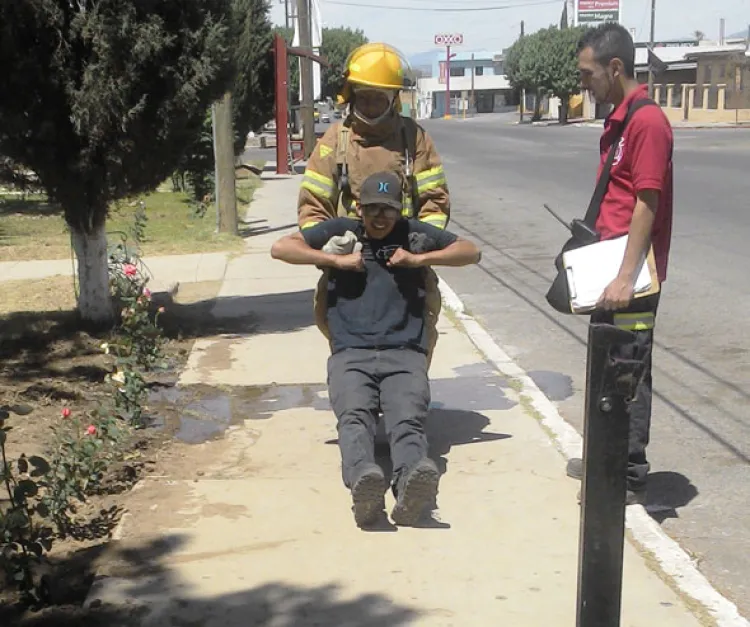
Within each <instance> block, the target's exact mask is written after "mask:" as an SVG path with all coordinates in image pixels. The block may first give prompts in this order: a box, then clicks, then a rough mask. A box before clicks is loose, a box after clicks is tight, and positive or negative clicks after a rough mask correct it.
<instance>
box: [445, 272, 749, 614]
mask: <svg viewBox="0 0 750 627" xmlns="http://www.w3.org/2000/svg"><path fill="white" fill-rule="evenodd" d="M440 293H441V295H442V298H443V303H444V304H445V306H446V307H447V308H448V309H450V310H451V311H452V312H453V314H454V315H455V317H456V318H457V319H458V321H459V323H460V324H461V326H462V327H463V329H464V331H465V332H466V334H467V335H468V336H469V339H471V341H472V342H473V343H474V345H475V346H476V347H477V349H479V351H480V352H481V353H483V354H484V356H485V357H486V358H487V359H488V360H489V361H490V362H492V363H493V364H494V365H495V367H496V368H497V369H498V371H500V372H501V373H502V374H503V375H505V376H507V377H509V378H511V379H515V380H516V381H517V382H518V383H519V384H520V385H521V387H522V389H521V394H522V395H524V396H525V397H526V398H527V399H528V400H529V402H530V403H531V406H532V407H533V408H534V410H535V411H536V412H538V413H539V415H540V417H541V422H542V423H543V424H544V426H545V427H546V428H547V429H549V431H550V432H551V433H552V434H553V435H554V441H555V444H556V446H557V448H558V449H559V450H560V452H561V453H562V454H563V455H564V456H565V457H566V458H567V459H569V458H571V457H580V455H581V450H582V449H583V439H582V438H581V436H580V435H579V433H578V432H577V431H576V430H575V429H574V428H573V427H572V426H571V425H570V424H568V423H567V422H566V421H565V420H564V419H563V417H562V416H561V415H560V413H559V412H558V411H557V408H556V407H555V406H554V405H553V404H552V402H551V401H550V400H549V399H548V398H547V397H546V396H545V395H544V393H543V392H542V391H541V390H540V389H539V387H538V386H537V385H536V383H534V381H533V380H532V379H531V377H529V375H528V374H527V373H526V371H524V370H523V369H522V368H521V367H520V366H518V364H516V363H515V362H514V361H513V360H512V359H511V358H510V357H509V356H508V354H507V353H506V352H505V351H504V350H503V349H502V348H501V347H500V346H499V345H498V344H497V342H495V340H493V339H492V337H490V334H489V333H487V331H486V330H485V329H484V328H483V327H482V326H481V325H480V324H479V323H478V322H477V321H476V320H475V319H474V317H473V316H471V315H469V314H467V313H466V309H465V307H464V304H463V302H462V301H461V299H460V298H459V296H458V295H457V294H456V293H455V292H454V291H453V290H452V289H451V287H450V286H449V285H448V284H447V283H446V282H445V281H444V280H443V279H442V278H440ZM626 524H627V527H628V529H629V530H630V533H631V535H632V537H633V539H634V540H635V542H636V543H637V544H638V545H640V546H641V547H642V548H643V549H645V550H646V551H648V552H650V553H651V554H653V556H654V557H655V558H656V560H657V561H658V563H659V566H660V567H661V569H662V571H663V572H664V573H665V574H667V575H668V576H669V577H671V578H672V581H673V582H674V584H675V585H676V586H677V588H678V589H679V590H680V591H681V592H682V593H683V594H685V595H686V596H688V597H691V598H692V599H694V600H695V601H697V602H698V603H700V604H701V605H703V606H704V607H705V608H706V611H707V612H708V613H709V614H710V615H711V616H712V617H713V618H714V620H715V621H716V625H717V627H750V621H748V620H746V619H745V618H743V617H742V616H740V613H739V611H738V610H737V606H736V605H735V604H734V603H732V602H731V601H729V599H726V598H725V597H723V596H722V595H721V594H719V592H718V591H716V590H715V589H714V587H713V586H712V585H711V584H710V582H709V581H708V580H707V579H706V577H705V576H704V575H703V574H702V573H701V572H700V571H699V570H698V568H697V567H696V565H695V562H694V561H693V560H692V559H691V558H690V556H689V555H688V554H687V553H686V552H685V551H684V550H683V549H682V548H681V547H680V545H679V544H677V542H675V541H674V540H672V538H670V537H669V536H668V535H667V534H666V533H665V532H664V531H663V530H662V528H661V527H660V526H659V525H658V523H657V522H656V521H655V520H654V519H653V518H651V516H649V515H648V513H647V512H646V510H645V509H644V508H643V507H642V506H641V505H633V506H630V507H628V508H627V510H626Z"/></svg>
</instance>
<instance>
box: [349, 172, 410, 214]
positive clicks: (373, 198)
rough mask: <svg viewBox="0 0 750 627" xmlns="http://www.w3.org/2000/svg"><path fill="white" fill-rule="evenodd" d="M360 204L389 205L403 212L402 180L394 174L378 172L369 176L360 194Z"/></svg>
mask: <svg viewBox="0 0 750 627" xmlns="http://www.w3.org/2000/svg"><path fill="white" fill-rule="evenodd" d="M359 204H360V205H362V206H366V205H387V206H389V207H393V208H394V209H398V210H399V211H401V210H402V209H403V197H402V190H401V180H400V179H399V178H398V176H396V175H395V174H394V173H393V172H378V173H377V174H373V175H372V176H368V177H367V178H366V179H365V182H364V183H362V189H361V190H360V192H359Z"/></svg>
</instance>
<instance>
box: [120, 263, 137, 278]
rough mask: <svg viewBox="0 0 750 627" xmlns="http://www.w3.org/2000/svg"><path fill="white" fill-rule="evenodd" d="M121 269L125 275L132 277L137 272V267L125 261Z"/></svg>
mask: <svg viewBox="0 0 750 627" xmlns="http://www.w3.org/2000/svg"><path fill="white" fill-rule="evenodd" d="M122 271H123V272H124V273H125V276H127V277H134V276H135V275H136V274H137V273H138V269H137V268H136V267H135V266H134V265H133V264H132V263H126V264H125V265H124V266H123V267H122Z"/></svg>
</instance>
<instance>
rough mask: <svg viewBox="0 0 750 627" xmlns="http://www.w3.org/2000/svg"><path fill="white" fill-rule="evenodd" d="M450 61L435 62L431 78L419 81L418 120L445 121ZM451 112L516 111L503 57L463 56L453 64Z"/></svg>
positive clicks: (483, 53) (451, 65)
mask: <svg viewBox="0 0 750 627" xmlns="http://www.w3.org/2000/svg"><path fill="white" fill-rule="evenodd" d="M447 65H448V64H447V60H446V59H445V58H442V59H441V58H439V57H438V58H436V60H435V62H434V63H433V66H432V76H431V77H428V78H420V79H419V80H418V81H417V90H418V93H419V100H418V102H419V105H418V107H419V111H418V117H419V118H430V117H443V116H444V115H445V111H446V89H447V86H448V85H447V84H448V81H447V80H446V68H447ZM450 102H451V104H450V112H451V115H462V114H463V113H464V111H467V112H474V111H476V112H477V113H491V112H493V111H503V110H507V109H508V108H513V107H514V106H515V104H516V103H515V102H514V100H513V90H512V89H511V86H510V83H509V82H508V79H507V78H506V76H505V73H504V71H503V56H502V54H501V53H492V52H486V51H485V52H476V53H470V52H461V53H457V54H456V56H455V57H453V58H452V59H451V60H450Z"/></svg>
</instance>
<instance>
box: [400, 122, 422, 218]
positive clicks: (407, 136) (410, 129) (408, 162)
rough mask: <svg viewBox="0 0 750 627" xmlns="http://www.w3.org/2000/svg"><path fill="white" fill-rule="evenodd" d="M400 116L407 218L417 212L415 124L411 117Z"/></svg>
mask: <svg viewBox="0 0 750 627" xmlns="http://www.w3.org/2000/svg"><path fill="white" fill-rule="evenodd" d="M400 117H401V145H402V146H403V150H404V169H405V170H404V184H405V189H404V211H403V215H404V216H405V217H407V218H414V217H415V216H416V215H417V214H418V213H419V194H418V193H417V179H416V173H415V172H414V164H415V162H416V156H417V132H418V127H417V124H416V123H415V122H414V120H412V119H411V118H408V121H407V118H405V117H403V116H400Z"/></svg>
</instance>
